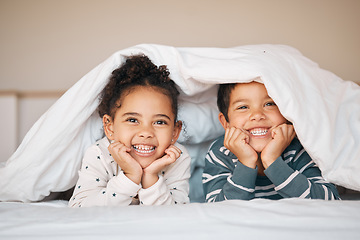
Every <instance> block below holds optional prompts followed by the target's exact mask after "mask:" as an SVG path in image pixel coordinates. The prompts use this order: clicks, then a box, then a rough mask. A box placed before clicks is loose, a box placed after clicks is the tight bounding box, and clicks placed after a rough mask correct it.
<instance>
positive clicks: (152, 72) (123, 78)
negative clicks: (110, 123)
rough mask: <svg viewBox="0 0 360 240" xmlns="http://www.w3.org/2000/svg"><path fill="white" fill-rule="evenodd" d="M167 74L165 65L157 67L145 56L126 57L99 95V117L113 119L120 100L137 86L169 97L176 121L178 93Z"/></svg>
mask: <svg viewBox="0 0 360 240" xmlns="http://www.w3.org/2000/svg"><path fill="white" fill-rule="evenodd" d="M169 74H170V73H169V71H168V69H167V67H166V66H165V65H162V66H159V67H157V66H156V65H155V64H153V63H152V62H151V60H150V59H149V58H148V57H147V56H145V55H134V56H131V57H128V58H127V59H126V61H125V63H124V64H123V65H121V66H120V67H119V68H117V69H115V70H114V71H113V72H112V74H111V77H110V80H109V82H108V84H107V85H106V86H105V88H104V89H103V91H102V93H101V95H100V105H99V107H98V112H99V115H100V117H103V116H104V115H106V114H107V115H109V116H110V117H111V118H112V119H114V116H115V112H116V109H117V108H119V107H120V106H121V101H122V98H123V97H124V96H125V95H126V94H128V93H129V92H130V91H131V90H132V89H133V88H135V87H137V86H148V87H153V88H154V89H156V90H159V91H160V92H162V93H163V94H165V95H166V96H168V97H169V99H170V101H171V106H172V111H173V113H174V115H175V121H176V120H177V113H178V100H177V98H178V96H179V91H178V90H177V88H176V85H175V82H174V81H173V80H171V79H170V77H169Z"/></svg>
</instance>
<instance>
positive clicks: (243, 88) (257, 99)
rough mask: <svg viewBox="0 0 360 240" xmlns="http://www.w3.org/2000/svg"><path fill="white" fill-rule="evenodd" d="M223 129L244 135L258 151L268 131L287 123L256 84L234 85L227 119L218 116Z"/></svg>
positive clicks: (259, 85)
mask: <svg viewBox="0 0 360 240" xmlns="http://www.w3.org/2000/svg"><path fill="white" fill-rule="evenodd" d="M219 118H220V122H221V124H222V125H223V127H224V128H229V127H236V128H239V129H243V130H245V131H247V132H248V134H249V136H250V141H249V144H250V146H252V148H254V150H255V151H257V152H261V151H262V150H263V149H264V147H265V146H266V145H267V144H268V143H269V142H270V141H271V139H272V134H271V130H272V129H273V128H274V127H277V126H279V125H280V124H283V123H286V122H287V120H286V119H285V118H284V117H283V116H282V114H281V113H280V111H279V109H278V107H277V106H276V104H275V103H274V101H273V100H272V99H271V98H270V97H269V95H268V93H267V91H266V88H265V86H264V85H263V84H261V83H258V82H250V83H239V84H236V86H235V87H234V89H233V90H232V91H231V94H230V101H229V108H228V119H229V122H227V121H226V119H225V116H224V115H223V114H222V113H220V115H219Z"/></svg>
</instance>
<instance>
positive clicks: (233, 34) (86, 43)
mask: <svg viewBox="0 0 360 240" xmlns="http://www.w3.org/2000/svg"><path fill="white" fill-rule="evenodd" d="M359 12H360V1H358V0H343V1H339V0H302V1H295V0H290V1H289V0H271V1H269V0H257V1H253V0H222V1H219V0H197V1H192V0H182V1H172V0H170V1H169V0H152V1H147V0H134V1H120V0H103V1H97V0H63V1H48V0H32V1H25V0H0V32H1V38H0V53H1V54H0V110H1V112H2V113H5V114H2V115H1V117H0V132H1V135H2V138H1V140H0V141H1V142H0V161H5V160H6V159H7V158H8V157H9V156H10V155H11V153H12V152H13V151H14V150H15V148H16V146H17V145H18V144H19V143H20V142H21V140H22V138H23V137H24V135H25V133H26V132H27V131H28V129H29V128H30V126H31V125H32V124H33V123H34V122H35V121H36V119H38V117H40V115H41V114H42V113H43V112H45V111H46V109H48V107H49V106H51V104H52V103H53V102H54V101H56V99H57V98H58V97H59V96H60V95H61V94H62V93H63V92H64V91H66V90H67V89H68V88H70V87H71V86H72V85H73V84H74V83H75V82H77V81H78V80H79V79H80V78H81V77H82V76H83V75H84V74H86V73H87V72H88V71H90V70H91V69H92V68H94V67H95V66H96V65H97V64H99V63H100V62H102V61H103V60H104V59H106V58H107V57H108V56H110V55H111V54H112V53H113V52H115V51H117V50H120V49H123V48H126V47H130V46H133V45H136V44H140V43H157V44H165V45H172V46H179V47H180V46H189V47H232V46H237V45H244V44H260V43H272V44H287V45H291V46H293V47H295V48H298V49H299V50H300V51H301V52H302V53H303V54H304V55H305V56H307V57H309V58H311V59H312V60H314V61H316V62H318V63H319V64H320V66H321V67H322V68H325V69H328V70H330V71H332V72H334V73H335V74H337V75H338V76H340V77H341V78H343V79H345V80H350V81H354V82H358V83H359V82H360V77H359V76H360V68H359V65H360V46H359V45H360V29H359V26H358V25H359V23H360V14H359ZM34 92H36V93H37V94H33V93H34ZM10 93H11V94H10ZM44 96H46V97H44Z"/></svg>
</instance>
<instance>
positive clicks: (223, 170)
mask: <svg viewBox="0 0 360 240" xmlns="http://www.w3.org/2000/svg"><path fill="white" fill-rule="evenodd" d="M218 108H219V110H220V114H219V120H220V122H221V124H222V126H223V127H224V129H225V135H224V136H221V137H219V138H218V139H217V140H216V141H215V142H214V143H213V144H212V146H211V147H210V150H209V152H208V154H207V156H206V160H205V169H204V173H203V186H204V191H205V195H206V196H205V198H206V201H207V202H214V201H223V200H227V199H244V200H250V199H254V198H267V199H281V198H292V197H296V198H320V199H326V200H330V199H339V195H338V193H337V190H336V188H335V186H334V185H332V184H331V183H329V182H326V181H325V180H324V179H323V178H322V176H321V172H320V169H319V168H318V167H317V166H316V164H315V163H314V162H313V160H312V159H311V158H310V156H309V155H308V154H307V153H306V152H305V150H304V148H303V147H302V145H301V144H300V142H299V140H298V139H297V138H296V133H295V131H294V128H293V126H292V124H291V123H289V122H288V121H287V120H286V119H285V118H284V117H283V116H282V115H281V113H280V111H279V109H278V107H277V106H276V104H275V103H274V101H273V100H272V99H271V98H270V97H269V96H268V93H267V91H266V88H265V86H264V85H263V84H261V83H258V82H250V83H237V84H236V83H234V84H222V85H220V87H219V90H218Z"/></svg>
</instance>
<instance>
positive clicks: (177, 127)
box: [171, 121, 182, 144]
mask: <svg viewBox="0 0 360 240" xmlns="http://www.w3.org/2000/svg"><path fill="white" fill-rule="evenodd" d="M181 129H182V121H177V122H176V123H175V126H174V132H173V137H172V139H171V144H174V143H175V142H176V141H177V140H178V138H179V136H180V133H181Z"/></svg>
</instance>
